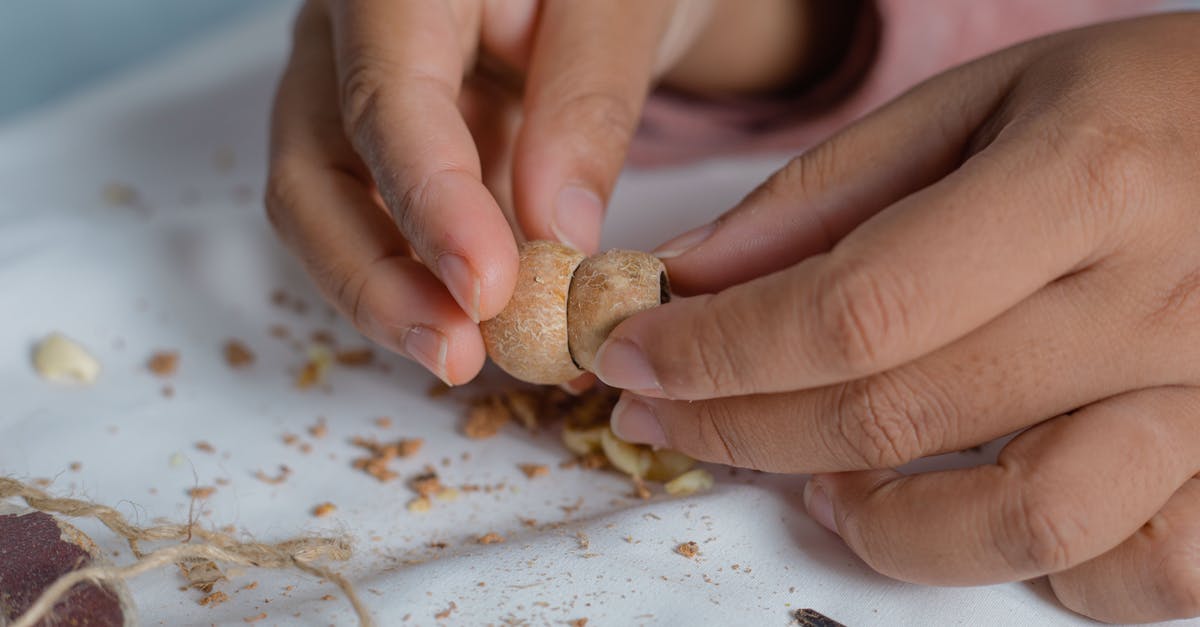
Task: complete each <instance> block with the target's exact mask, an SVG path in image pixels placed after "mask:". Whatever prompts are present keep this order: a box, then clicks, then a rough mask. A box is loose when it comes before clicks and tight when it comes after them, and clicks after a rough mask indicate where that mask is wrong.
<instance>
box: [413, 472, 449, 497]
mask: <svg viewBox="0 0 1200 627" xmlns="http://www.w3.org/2000/svg"><path fill="white" fill-rule="evenodd" d="M408 487H410V488H412V490H413V492H416V493H417V494H419V495H421V496H423V497H425V498H429V497H431V496H436V495H437V494H438V493H439V492H441V491H442V487H443V486H442V481H441V479H439V478H438V476H437V473H436V472H425V473H421V474H419V475H417V476H415V477H413V478H412V479H409V481H408Z"/></svg>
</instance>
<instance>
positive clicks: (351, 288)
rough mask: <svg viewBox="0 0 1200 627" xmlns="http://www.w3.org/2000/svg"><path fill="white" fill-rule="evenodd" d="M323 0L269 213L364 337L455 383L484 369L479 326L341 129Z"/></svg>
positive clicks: (293, 66)
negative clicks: (416, 250)
mask: <svg viewBox="0 0 1200 627" xmlns="http://www.w3.org/2000/svg"><path fill="white" fill-rule="evenodd" d="M314 7H315V5H309V6H308V7H306V8H305V9H304V10H303V11H302V13H301V15H300V17H299V18H298V20H297V22H296V39H297V45H296V46H295V48H294V52H293V56H292V59H291V61H290V62H289V65H288V68H287V70H286V71H285V73H284V76H283V78H282V80H281V82H280V85H279V93H278V95H277V97H276V101H275V110H274V114H273V116H272V133H271V134H272V140H271V144H272V145H271V172H270V183H269V186H268V193H267V201H266V204H267V211H268V215H269V217H270V218H271V222H272V224H273V225H274V227H275V228H276V230H277V231H278V232H279V234H280V236H281V237H282V239H283V240H284V242H285V243H287V244H288V246H289V247H290V248H291V249H292V250H293V251H294V252H295V253H296V254H297V256H298V257H299V258H300V260H301V262H302V263H303V264H304V267H305V269H306V270H307V272H308V273H309V274H310V275H311V276H312V277H313V278H314V280H315V282H316V284H317V285H318V287H319V288H320V289H321V291H322V293H323V294H324V296H325V297H326V298H327V299H328V300H329V302H331V303H333V304H334V305H335V306H336V307H337V308H338V309H339V310H340V311H341V312H342V313H343V314H344V315H346V316H347V317H348V318H349V319H350V320H351V321H352V322H353V323H354V324H355V326H356V327H357V328H358V329H359V330H361V331H362V332H363V333H364V334H365V335H367V336H368V337H370V338H371V339H372V340H374V341H376V342H378V343H379V344H381V345H383V346H386V347H387V348H389V349H391V350H393V351H396V352H398V353H400V354H402V355H406V356H408V357H411V358H413V359H415V360H416V361H418V362H420V363H421V364H422V365H424V366H425V367H426V368H428V369H429V370H431V371H432V372H433V373H434V374H436V375H437V376H439V377H440V378H442V379H443V380H444V381H446V382H448V383H463V382H465V381H467V380H469V379H471V378H472V377H473V376H474V375H475V374H476V373H477V372H478V371H479V369H480V368H481V367H482V365H483V359H484V351H483V341H482V338H481V337H480V336H479V329H478V327H477V326H476V325H475V324H474V323H473V322H472V321H471V320H470V319H469V318H468V317H467V316H466V315H465V314H464V313H463V312H462V310H461V309H460V308H459V307H458V306H457V304H456V303H455V302H454V300H453V299H452V298H451V297H450V295H449V294H448V293H446V290H445V288H444V287H442V286H441V285H440V284H439V283H438V282H437V279H435V278H434V277H433V276H432V275H431V274H430V273H429V271H428V270H426V269H425V268H424V267H422V266H421V265H420V264H419V263H417V262H416V261H414V260H412V258H411V257H410V256H409V253H408V248H407V246H406V244H405V242H404V239H403V238H402V237H401V236H400V233H399V232H398V231H397V230H396V227H395V225H394V224H393V223H392V222H391V220H389V219H388V217H387V214H386V213H385V212H384V211H383V209H382V208H381V207H380V206H379V205H378V204H377V203H376V202H375V200H374V197H373V196H372V194H371V192H370V190H369V188H368V187H367V186H366V184H365V183H364V180H365V178H366V176H367V175H366V172H365V168H364V167H363V165H362V163H361V162H360V161H359V160H358V158H357V157H356V155H355V154H354V151H353V149H352V148H351V147H350V145H349V144H348V143H347V141H346V139H345V136H344V135H343V134H342V131H341V122H340V116H339V111H338V105H337V100H336V96H335V94H336V89H334V86H335V79H334V68H333V61H332V58H331V56H330V55H329V50H330V48H329V45H330V41H329V23H328V20H327V17H326V16H325V15H324V14H322V13H321V12H320V11H319V10H317V9H316V8H314Z"/></svg>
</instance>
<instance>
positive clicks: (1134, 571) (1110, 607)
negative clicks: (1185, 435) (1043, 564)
mask: <svg viewBox="0 0 1200 627" xmlns="http://www.w3.org/2000/svg"><path fill="white" fill-rule="evenodd" d="M1050 585H1051V586H1052V587H1053V589H1054V594H1055V595H1056V596H1058V600H1059V601H1061V602H1062V603H1063V605H1065V606H1067V607H1068V608H1070V609H1072V610H1074V611H1076V612H1079V613H1080V614H1083V615H1084V616H1087V617H1089V618H1093V619H1095V620H1101V621H1105V622H1109V623H1146V622H1150V621H1165V620H1174V619H1179V618H1193V617H1196V616H1200V479H1197V478H1195V477H1193V478H1192V479H1189V480H1188V481H1187V483H1185V484H1183V487H1181V488H1179V490H1178V491H1177V492H1176V493H1175V495H1174V496H1172V497H1171V500H1169V501H1167V504H1166V505H1165V506H1164V507H1163V508H1162V510H1161V511H1159V512H1158V513H1157V514H1155V515H1154V517H1153V518H1151V519H1150V521H1149V522H1147V523H1146V524H1145V525H1142V527H1141V528H1140V529H1138V530H1137V532H1136V533H1134V534H1133V535H1132V536H1130V537H1129V539H1127V540H1125V541H1124V542H1122V543H1121V544H1120V546H1118V547H1117V548H1115V549H1113V550H1111V551H1109V552H1107V553H1105V554H1104V555H1101V556H1100V557H1097V558H1095V559H1092V560H1089V561H1087V562H1084V563H1082V564H1080V565H1079V566H1076V567H1074V568H1072V569H1070V570H1066V571H1063V572H1060V573H1056V574H1052V575H1050Z"/></svg>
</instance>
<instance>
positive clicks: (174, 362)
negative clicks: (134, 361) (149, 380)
mask: <svg viewBox="0 0 1200 627" xmlns="http://www.w3.org/2000/svg"><path fill="white" fill-rule="evenodd" d="M146 369H147V370H149V371H150V372H151V373H153V374H154V375H155V376H159V377H169V376H171V375H173V374H175V372H176V371H177V370H179V352H178V351H158V352H156V353H154V354H152V355H150V358H149V359H147V360H146Z"/></svg>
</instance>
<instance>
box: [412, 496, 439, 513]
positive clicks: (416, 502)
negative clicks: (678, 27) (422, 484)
mask: <svg viewBox="0 0 1200 627" xmlns="http://www.w3.org/2000/svg"><path fill="white" fill-rule="evenodd" d="M405 507H407V508H408V511H410V512H413V513H414V514H424V513H425V512H428V511H429V510H430V509H432V508H433V501H430V500H429V497H426V496H418V497H417V498H415V499H413V500H411V501H409V502H408V505H406V506H405Z"/></svg>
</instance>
